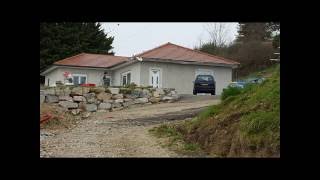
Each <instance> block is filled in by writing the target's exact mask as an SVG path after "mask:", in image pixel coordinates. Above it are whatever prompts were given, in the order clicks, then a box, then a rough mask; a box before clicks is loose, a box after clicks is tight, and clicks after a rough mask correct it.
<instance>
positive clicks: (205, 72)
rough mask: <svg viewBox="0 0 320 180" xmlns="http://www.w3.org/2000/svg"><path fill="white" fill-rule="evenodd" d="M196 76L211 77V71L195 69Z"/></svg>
mask: <svg viewBox="0 0 320 180" xmlns="http://www.w3.org/2000/svg"><path fill="white" fill-rule="evenodd" d="M195 74H196V76H195V77H197V76H198V75H212V76H213V77H214V75H213V70H210V69H196V73H195Z"/></svg>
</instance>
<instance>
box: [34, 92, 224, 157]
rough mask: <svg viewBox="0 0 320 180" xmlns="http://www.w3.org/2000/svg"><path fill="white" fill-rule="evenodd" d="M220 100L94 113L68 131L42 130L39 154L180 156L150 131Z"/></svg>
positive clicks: (203, 98)
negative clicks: (163, 145)
mask: <svg viewBox="0 0 320 180" xmlns="http://www.w3.org/2000/svg"><path fill="white" fill-rule="evenodd" d="M218 102H219V100H218V99H216V98H213V96H186V97H184V98H183V99H182V100H181V101H179V102H175V103H163V104H154V105H148V106H143V107H133V108H130V109H125V110H121V111H115V112H107V113H94V114H92V115H91V116H90V117H89V118H88V119H84V120H81V121H79V123H78V124H77V126H75V127H73V128H72V129H69V130H61V131H56V132H46V131H45V130H41V134H42V135H43V136H42V137H44V138H41V140H40V157H179V155H178V154H176V153H174V152H172V151H169V150H168V149H166V148H162V147H161V146H160V145H159V139H157V138H155V137H153V136H151V135H150V134H149V132H148V130H149V129H151V128H153V127H154V126H158V125H160V124H162V123H166V122H169V121H177V120H182V119H185V118H188V117H193V116H195V115H196V114H197V113H198V112H199V111H201V110H202V109H203V108H204V107H205V106H208V105H211V104H216V103H218Z"/></svg>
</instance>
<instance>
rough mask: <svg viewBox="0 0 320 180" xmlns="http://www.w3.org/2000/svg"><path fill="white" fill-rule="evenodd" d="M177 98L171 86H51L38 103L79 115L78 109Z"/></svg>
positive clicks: (104, 108) (101, 109)
mask: <svg viewBox="0 0 320 180" xmlns="http://www.w3.org/2000/svg"><path fill="white" fill-rule="evenodd" d="M179 99H180V96H179V95H178V94H177V92H176V91H175V89H173V88H164V89H160V88H150V87H149V88H148V87H135V88H116V87H111V88H105V87H70V86H61V87H52V88H48V89H45V90H40V105H41V104H43V103H56V104H58V105H59V106H61V107H63V108H65V109H66V110H69V111H71V113H72V114H74V115H78V114H80V113H81V112H97V111H98V112H107V111H115V110H121V109H123V108H129V107H131V106H135V105H148V104H155V103H170V102H175V101H178V100H179Z"/></svg>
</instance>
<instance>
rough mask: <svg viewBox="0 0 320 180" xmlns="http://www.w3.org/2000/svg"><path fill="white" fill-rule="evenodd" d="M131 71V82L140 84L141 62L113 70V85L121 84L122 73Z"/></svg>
mask: <svg viewBox="0 0 320 180" xmlns="http://www.w3.org/2000/svg"><path fill="white" fill-rule="evenodd" d="M128 71H131V82H133V83H135V84H137V85H138V86H140V62H137V63H134V64H131V65H129V66H126V67H122V68H120V69H116V70H114V71H113V72H112V81H113V82H112V85H113V86H120V85H121V74H122V73H125V72H128Z"/></svg>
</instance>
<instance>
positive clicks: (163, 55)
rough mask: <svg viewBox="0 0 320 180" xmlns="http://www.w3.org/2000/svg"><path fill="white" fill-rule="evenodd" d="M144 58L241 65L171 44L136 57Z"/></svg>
mask: <svg viewBox="0 0 320 180" xmlns="http://www.w3.org/2000/svg"><path fill="white" fill-rule="evenodd" d="M136 56H138V57H142V58H154V59H166V60H176V61H193V62H205V63H218V64H230V65H234V64H239V63H238V62H236V61H233V60H229V59H226V58H222V57H218V56H214V55H211V54H207V53H204V52H201V51H197V50H193V49H189V48H186V47H182V46H179V45H176V44H172V43H170V42H168V43H166V44H163V45H161V46H158V47H156V48H154V49H151V50H148V51H146V52H143V53H140V54H138V55H136Z"/></svg>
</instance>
